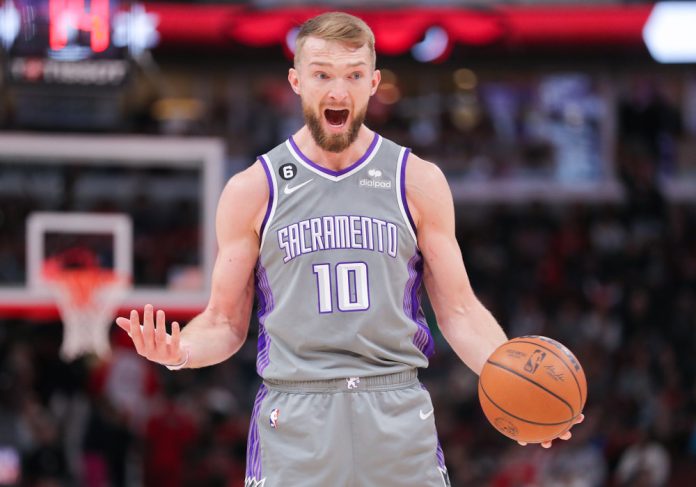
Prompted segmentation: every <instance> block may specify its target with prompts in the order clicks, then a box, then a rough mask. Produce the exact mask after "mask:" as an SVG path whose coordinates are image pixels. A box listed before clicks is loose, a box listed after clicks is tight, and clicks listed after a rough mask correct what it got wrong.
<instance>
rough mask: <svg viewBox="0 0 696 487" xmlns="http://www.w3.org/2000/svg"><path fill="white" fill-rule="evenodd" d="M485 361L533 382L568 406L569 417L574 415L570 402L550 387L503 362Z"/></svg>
mask: <svg viewBox="0 0 696 487" xmlns="http://www.w3.org/2000/svg"><path fill="white" fill-rule="evenodd" d="M487 362H488V363H489V364H491V365H494V366H496V367H498V368H500V369H503V370H506V371H507V372H510V373H511V374H513V375H516V376H517V377H519V378H520V379H524V380H526V381H527V382H529V383H530V384H534V385H535V386H537V387H538V388H540V389H542V390H544V391H546V392H548V393H549V394H550V395H552V396H553V397H555V398H556V399H558V400H559V401H561V402H562V403H563V404H565V405H566V406H568V409H570V417H571V419H572V418H574V417H575V410H574V409H573V406H571V405H570V403H569V402H568V401H566V400H565V399H563V398H562V397H561V396H559V395H558V394H556V393H555V392H553V391H552V390H551V389H548V388H546V387H544V386H542V385H541V384H539V383H537V382H534V381H533V380H532V379H530V378H529V377H526V376H524V375H522V374H520V373H519V372H517V371H516V370H514V369H511V368H509V367H506V366H505V365H503V364H500V363H498V362H493V361H491V360H488V361H487ZM564 423H565V421H564Z"/></svg>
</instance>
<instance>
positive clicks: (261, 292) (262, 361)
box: [255, 262, 275, 375]
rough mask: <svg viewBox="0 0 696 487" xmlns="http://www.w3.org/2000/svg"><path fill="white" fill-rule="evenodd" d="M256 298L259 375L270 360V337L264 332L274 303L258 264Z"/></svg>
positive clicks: (269, 288)
mask: <svg viewBox="0 0 696 487" xmlns="http://www.w3.org/2000/svg"><path fill="white" fill-rule="evenodd" d="M255 285H256V296H257V297H258V300H259V309H258V312H257V316H258V318H259V339H258V345H257V349H258V354H257V356H256V372H258V374H259V375H261V374H262V373H263V371H264V369H265V368H266V367H267V366H268V363H269V362H270V359H269V357H268V353H269V350H270V348H271V337H269V336H268V333H267V332H266V326H265V322H266V317H267V316H268V315H269V314H270V313H271V311H273V309H274V307H275V301H274V300H273V292H272V291H271V285H270V284H269V282H268V275H267V274H266V269H265V268H264V267H263V266H262V265H261V263H260V262H257V264H256V279H255Z"/></svg>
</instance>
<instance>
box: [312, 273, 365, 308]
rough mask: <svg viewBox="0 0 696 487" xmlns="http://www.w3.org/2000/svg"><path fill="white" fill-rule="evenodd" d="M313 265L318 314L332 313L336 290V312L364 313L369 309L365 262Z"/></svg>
mask: <svg viewBox="0 0 696 487" xmlns="http://www.w3.org/2000/svg"><path fill="white" fill-rule="evenodd" d="M333 269H334V272H331V270H332V266H331V264H314V265H313V266H312V270H313V271H314V275H315V276H316V278H317V296H318V300H319V303H318V304H319V313H322V314H323V313H333V312H334V299H333V298H334V293H333V289H334V288H335V289H336V303H335V304H336V308H337V309H338V311H365V310H366V309H368V308H369V307H370V285H369V283H368V275H367V264H366V263H365V262H340V263H338V264H336V265H335V266H334V268H333Z"/></svg>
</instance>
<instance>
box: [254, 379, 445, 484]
mask: <svg viewBox="0 0 696 487" xmlns="http://www.w3.org/2000/svg"><path fill="white" fill-rule="evenodd" d="M244 485H245V487H373V486H374V487H443V486H449V485H450V483H449V478H448V476H447V469H446V468H445V462H444V456H443V454H442V449H441V448H440V444H439V441H438V439H437V431H436V430H435V420H434V417H433V404H432V401H431V400H430V395H429V394H428V392H427V391H426V390H425V389H424V388H423V386H422V385H421V384H420V382H418V376H417V373H416V371H415V370H411V371H407V372H403V373H397V374H390V375H382V376H376V377H347V378H344V379H334V380H328V381H311V382H275V381H264V383H263V384H262V385H261V387H260V388H259V392H258V395H257V396H256V401H255V403H254V409H253V412H252V418H251V425H250V428H249V441H248V444H247V466H246V479H245V484H244Z"/></svg>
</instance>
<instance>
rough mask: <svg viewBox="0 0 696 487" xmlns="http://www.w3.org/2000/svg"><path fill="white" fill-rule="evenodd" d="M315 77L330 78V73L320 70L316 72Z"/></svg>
mask: <svg viewBox="0 0 696 487" xmlns="http://www.w3.org/2000/svg"><path fill="white" fill-rule="evenodd" d="M314 77H315V78H317V79H321V80H326V79H329V75H328V74H326V73H322V72H318V73H315V74H314Z"/></svg>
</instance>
